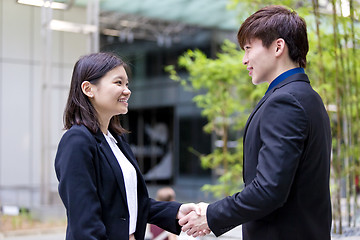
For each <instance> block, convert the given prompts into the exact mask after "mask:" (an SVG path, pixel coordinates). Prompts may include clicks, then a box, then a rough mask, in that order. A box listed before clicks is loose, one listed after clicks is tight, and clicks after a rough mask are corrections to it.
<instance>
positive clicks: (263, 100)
mask: <svg viewBox="0 0 360 240" xmlns="http://www.w3.org/2000/svg"><path fill="white" fill-rule="evenodd" d="M271 93H272V91H269V92H268V93H267V94H266V95H265V96H263V97H262V99H260V101H259V102H258V103H257V104H256V106H255V108H254V109H253V111H252V112H251V114H250V116H249V118H248V120H247V121H246V124H245V129H244V137H243V139H244V140H245V136H246V132H247V130H248V127H249V124H250V122H251V120H252V118H253V116H254V114H255V113H256V112H257V110H258V109H259V108H260V107H261V105H262V104H263V103H264V102H265V101H266V99H267V98H268V97H269V96H270V94H271Z"/></svg>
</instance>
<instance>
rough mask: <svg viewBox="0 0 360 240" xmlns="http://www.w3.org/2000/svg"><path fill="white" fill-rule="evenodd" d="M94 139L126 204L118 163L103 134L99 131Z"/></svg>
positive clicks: (122, 177)
mask: <svg viewBox="0 0 360 240" xmlns="http://www.w3.org/2000/svg"><path fill="white" fill-rule="evenodd" d="M95 137H96V139H97V141H98V142H99V147H100V150H101V152H102V153H103V154H104V155H105V157H106V160H107V161H108V163H109V165H110V166H111V169H112V171H113V173H114V176H115V178H116V180H117V183H118V186H119V188H120V192H121V195H122V197H123V199H124V202H125V203H126V204H127V200H126V190H125V182H124V176H123V173H122V170H121V168H120V165H119V162H118V161H117V159H116V157H115V155H114V153H113V151H112V150H111V148H110V146H109V144H108V143H107V141H106V139H105V137H104V135H103V133H102V132H101V131H100V130H99V131H98V132H97V133H96V136H95Z"/></svg>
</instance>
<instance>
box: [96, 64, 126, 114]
mask: <svg viewBox="0 0 360 240" xmlns="http://www.w3.org/2000/svg"><path fill="white" fill-rule="evenodd" d="M128 85H129V82H128V76H127V74H126V71H125V69H124V67H123V66H118V67H116V68H114V69H112V70H111V71H109V72H107V73H106V74H105V76H104V77H102V78H101V79H100V81H99V82H98V83H97V84H96V85H94V84H91V90H92V93H93V97H92V98H90V101H91V103H92V105H93V106H94V108H95V109H96V112H97V113H98V115H99V117H100V118H102V119H104V118H108V119H109V120H110V119H111V118H112V117H113V116H115V115H119V114H126V113H127V112H128V103H127V101H128V100H129V97H130V94H131V91H130V90H129V88H128Z"/></svg>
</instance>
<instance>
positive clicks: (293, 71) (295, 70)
mask: <svg viewBox="0 0 360 240" xmlns="http://www.w3.org/2000/svg"><path fill="white" fill-rule="evenodd" d="M296 73H305V70H304V68H301V67H298V68H293V69H290V70H288V71H286V72H283V73H282V74H280V75H279V76H278V77H277V78H275V79H274V81H272V82H271V83H270V85H269V87H268V89H267V90H266V93H268V92H269V91H270V90H271V89H273V88H274V87H275V86H276V85H278V84H279V83H280V82H282V81H283V80H285V79H286V78H288V77H290V76H291V75H294V74H296ZM266 93H265V94H266Z"/></svg>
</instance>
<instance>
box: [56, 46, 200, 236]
mask: <svg viewBox="0 0 360 240" xmlns="http://www.w3.org/2000/svg"><path fill="white" fill-rule="evenodd" d="M125 67H126V65H125V63H124V62H123V61H122V60H121V59H120V58H118V57H116V56H115V55H113V54H110V53H95V54H90V55H87V56H83V57H82V58H80V59H79V60H78V62H77V63H76V64H75V67H74V71H73V76H72V80H71V86H70V92H69V97H68V101H67V105H66V109H65V112H64V126H65V129H67V130H68V131H66V133H65V134H64V135H63V137H62V139H61V141H60V143H59V146H58V151H57V154H56V159H55V170H56V175H57V178H58V180H59V194H60V197H61V199H62V201H63V203H64V205H65V207H66V213H67V219H68V226H67V231H66V239H68V240H72V239H76V240H83V239H86V240H91V239H109V240H112V239H113V240H125V239H126V240H128V239H137V240H141V239H144V234H145V228H146V223H147V222H149V223H152V224H156V225H159V226H160V227H161V228H164V229H166V230H167V231H170V232H173V233H176V234H179V233H180V226H179V225H178V223H177V220H176V219H177V218H180V217H182V216H184V215H185V214H187V213H188V212H190V211H191V210H198V209H197V208H196V206H195V204H184V205H181V204H180V203H176V202H159V201H155V200H153V199H150V198H149V197H148V192H147V189H146V186H145V181H144V179H143V177H142V175H141V172H140V170H139V167H138V164H137V162H136V160H135V156H134V154H133V153H132V151H131V149H130V147H129V145H128V144H127V143H126V142H125V140H124V133H127V131H126V130H125V129H123V128H122V127H121V125H120V122H119V119H118V115H119V114H126V113H127V111H128V103H127V101H128V100H129V97H130V95H131V91H130V90H129V88H128V77H127V74H126V71H125Z"/></svg>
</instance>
